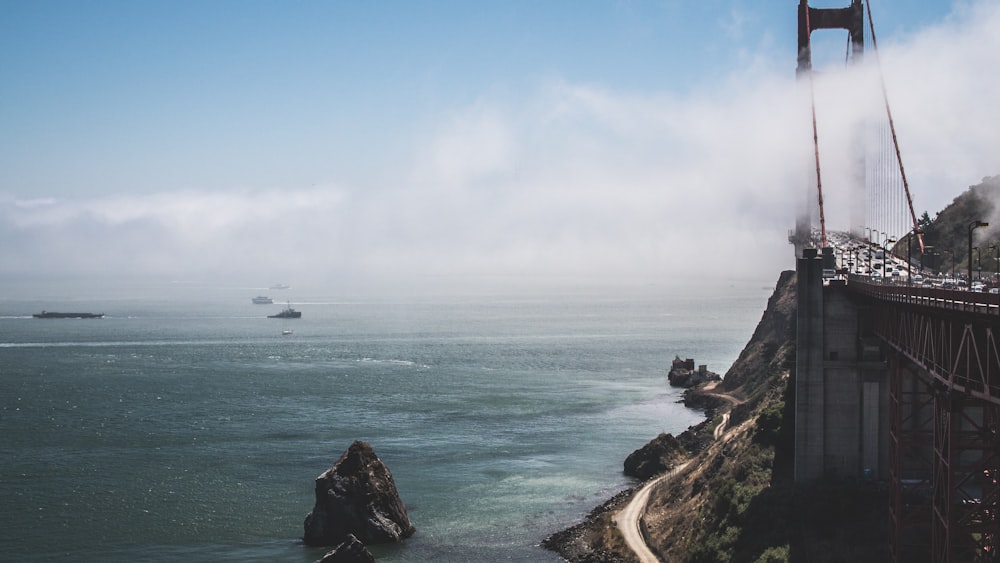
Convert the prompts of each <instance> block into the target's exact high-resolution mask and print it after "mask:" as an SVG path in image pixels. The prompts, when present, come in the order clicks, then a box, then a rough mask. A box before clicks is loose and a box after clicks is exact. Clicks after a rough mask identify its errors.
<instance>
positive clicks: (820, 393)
mask: <svg viewBox="0 0 1000 563" xmlns="http://www.w3.org/2000/svg"><path fill="white" fill-rule="evenodd" d="M796 269H797V273H798V300H799V302H798V305H799V306H798V311H797V327H796V330H797V334H796V340H797V343H796V370H795V371H796V375H795V377H796V380H795V480H796V481H810V480H815V479H823V478H859V479H861V478H868V479H886V478H887V477H888V469H889V456H888V437H887V436H888V424H889V389H888V377H887V374H888V368H887V366H886V363H885V361H884V359H883V356H882V353H881V350H880V348H879V346H878V344H877V342H876V341H875V340H874V339H873V338H871V337H870V336H869V334H868V332H869V330H868V328H867V327H869V326H870V322H871V321H870V316H871V315H870V314H868V312H867V311H866V310H865V308H864V307H863V306H862V305H860V304H859V303H858V302H857V301H856V300H855V299H853V298H852V296H851V295H850V294H849V293H848V292H847V290H846V285H845V284H844V282H843V281H841V280H831V281H830V282H829V283H825V282H824V278H823V260H822V258H821V257H820V256H818V255H817V252H816V250H815V249H806V250H805V251H804V252H803V257H802V258H799V259H798V261H797V268H796Z"/></svg>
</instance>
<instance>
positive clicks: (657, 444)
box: [625, 434, 684, 480]
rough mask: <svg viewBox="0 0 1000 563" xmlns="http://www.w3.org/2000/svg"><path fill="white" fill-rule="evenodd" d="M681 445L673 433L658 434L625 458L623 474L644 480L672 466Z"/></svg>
mask: <svg viewBox="0 0 1000 563" xmlns="http://www.w3.org/2000/svg"><path fill="white" fill-rule="evenodd" d="M683 452H684V448H683V446H681V443H680V442H678V441H677V438H675V437H674V436H673V434H660V435H659V436H657V437H656V438H653V439H652V440H650V441H649V443H647V444H646V445H645V446H643V447H641V448H639V449H638V450H636V451H634V452H632V453H631V454H629V456H628V457H627V458H625V474H626V475H629V476H631V477H636V478H638V479H642V480H646V479H649V478H650V477H652V476H653V475H657V474H659V473H663V472H664V471H667V470H668V469H670V468H671V467H673V466H674V463H675V462H676V460H677V458H678V456H680V455H681V454H682V453H683Z"/></svg>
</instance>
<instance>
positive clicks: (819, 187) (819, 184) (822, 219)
mask: <svg viewBox="0 0 1000 563" xmlns="http://www.w3.org/2000/svg"><path fill="white" fill-rule="evenodd" d="M806 37H808V38H809V45H810V47H809V59H810V60H809V100H810V102H811V106H812V107H811V109H812V126H813V153H814V154H815V156H816V192H817V195H818V197H819V229H820V231H819V232H820V237H821V241H822V244H823V248H826V215H825V214H824V213H823V180H822V179H821V176H820V173H819V133H818V131H817V129H816V92H815V89H814V87H813V71H812V26H811V25H810V24H809V6H808V5H806Z"/></svg>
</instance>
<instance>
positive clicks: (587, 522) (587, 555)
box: [541, 383, 726, 563]
mask: <svg viewBox="0 0 1000 563" xmlns="http://www.w3.org/2000/svg"><path fill="white" fill-rule="evenodd" d="M707 386H712V384H711V383H703V384H700V385H698V386H697V387H691V388H689V389H687V390H685V391H684V395H683V403H684V405H685V406H687V407H688V408H692V409H696V410H701V411H703V412H704V413H705V420H704V421H702V422H700V423H698V424H697V425H694V426H691V427H689V428H688V429H687V430H685V431H684V432H681V433H680V434H679V435H678V436H676V437H675V436H673V435H672V434H667V433H664V434H660V435H659V436H657V437H656V438H654V439H652V440H650V441H649V442H648V443H647V444H646V445H645V446H643V447H642V448H639V449H638V450H636V451H634V452H632V453H631V454H629V456H628V457H627V458H626V459H625V462H624V464H623V465H624V468H623V471H624V473H625V474H626V475H629V476H631V477H636V478H637V479H640V481H641V482H640V483H639V484H638V485H637V486H636V487H632V488H628V489H625V490H623V491H621V492H619V493H618V494H616V495H614V496H613V497H611V498H610V499H608V500H607V501H605V502H604V503H603V504H601V505H600V506H597V507H596V508H594V509H593V510H591V511H590V513H589V514H587V516H586V517H585V518H584V519H583V521H582V522H580V523H578V524H576V525H574V526H571V527H569V528H567V529H565V530H561V531H559V532H556V533H554V534H552V535H550V536H549V537H547V538H545V539H544V540H543V541H542V544H541V545H542V547H544V548H545V549H548V550H550V551H554V552H556V553H558V554H559V555H561V556H562V557H563V558H565V559H566V560H567V561H571V562H574V563H602V562H607V563H631V562H634V561H635V556H634V555H633V554H632V552H631V550H629V549H628V548H627V547H626V546H624V545H623V544H620V543H619V542H616V541H614V536H615V534H614V533H609V531H610V530H612V529H613V528H614V523H613V522H612V520H611V518H612V516H613V515H614V514H615V513H616V512H618V511H619V510H621V509H622V508H623V507H624V506H625V504H627V503H628V501H629V500H630V499H631V498H632V494H633V493H634V492H635V490H636V489H637V488H638V487H640V486H642V483H643V482H645V481H647V480H649V479H653V478H655V477H656V476H657V475H659V474H661V473H663V472H664V471H668V470H669V469H671V468H672V467H673V466H674V465H675V464H676V463H677V461H678V460H679V459H680V456H681V455H682V454H681V452H686V454H688V455H694V454H697V453H698V452H700V451H702V450H703V449H704V448H705V447H706V446H707V445H708V444H709V443H711V441H712V428H711V427H710V423H711V421H712V419H713V418H714V417H715V413H716V411H717V409H718V408H720V407H721V406H723V405H725V404H726V401H725V400H723V399H721V398H719V397H718V396H717V395H715V394H713V393H711V392H705V391H704V389H705V388H706V387H707ZM653 469H655V470H653Z"/></svg>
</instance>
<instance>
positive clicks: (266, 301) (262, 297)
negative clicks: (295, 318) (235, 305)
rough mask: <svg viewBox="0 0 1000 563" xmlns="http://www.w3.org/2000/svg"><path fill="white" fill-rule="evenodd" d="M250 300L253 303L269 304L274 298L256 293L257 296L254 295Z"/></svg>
mask: <svg viewBox="0 0 1000 563" xmlns="http://www.w3.org/2000/svg"><path fill="white" fill-rule="evenodd" d="M251 301H253V303H254V305H270V304H271V303H274V299H271V298H270V297H267V296H266V295H258V296H257V297H254V298H253V299H252V300H251Z"/></svg>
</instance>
